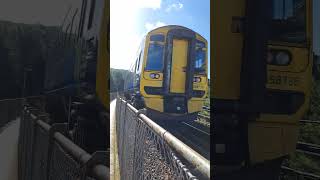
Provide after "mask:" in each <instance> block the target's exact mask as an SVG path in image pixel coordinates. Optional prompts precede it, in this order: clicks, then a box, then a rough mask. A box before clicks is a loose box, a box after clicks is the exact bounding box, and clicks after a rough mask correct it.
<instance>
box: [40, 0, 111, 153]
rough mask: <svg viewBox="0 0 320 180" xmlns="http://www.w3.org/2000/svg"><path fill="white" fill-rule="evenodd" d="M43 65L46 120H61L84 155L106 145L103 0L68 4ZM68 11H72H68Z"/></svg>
mask: <svg viewBox="0 0 320 180" xmlns="http://www.w3.org/2000/svg"><path fill="white" fill-rule="evenodd" d="M71 9H72V10H69V11H68V12H69V14H67V15H66V17H65V20H64V23H63V24H62V25H61V28H62V29H63V30H61V31H60V34H59V37H58V38H57V40H56V42H55V43H54V44H53V45H51V47H50V48H49V50H48V58H47V60H46V64H45V74H44V88H43V95H44V97H45V100H44V101H45V110H46V112H47V113H49V114H50V117H51V118H50V119H51V122H49V123H67V124H68V132H69V136H70V138H71V139H72V140H73V141H74V142H75V143H76V144H77V145H79V146H80V147H81V148H83V149H84V150H86V151H87V152H89V153H93V152H95V151H99V150H101V151H105V150H107V149H108V148H109V124H110V123H109V91H110V87H109V81H110V80H109V53H110V46H109V44H110V35H109V33H110V18H109V3H108V1H105V0H83V1H82V3H81V7H78V8H71ZM70 12H72V13H70Z"/></svg>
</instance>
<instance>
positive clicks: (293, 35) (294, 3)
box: [271, 0, 306, 43]
mask: <svg viewBox="0 0 320 180" xmlns="http://www.w3.org/2000/svg"><path fill="white" fill-rule="evenodd" d="M272 19H273V21H272V31H271V32H272V33H271V40H275V41H285V42H293V43H301V42H305V41H306V1H305V0H273V13H272Z"/></svg>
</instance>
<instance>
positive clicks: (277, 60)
mask: <svg viewBox="0 0 320 180" xmlns="http://www.w3.org/2000/svg"><path fill="white" fill-rule="evenodd" d="M290 61H291V54H290V52H289V51H287V50H270V51H269V52H268V54H267V63H268V64H271V65H278V66H286V65H289V64H290Z"/></svg>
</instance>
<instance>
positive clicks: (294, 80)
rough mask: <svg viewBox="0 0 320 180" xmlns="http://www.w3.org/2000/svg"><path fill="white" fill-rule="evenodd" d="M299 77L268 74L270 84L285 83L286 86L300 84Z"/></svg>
mask: <svg viewBox="0 0 320 180" xmlns="http://www.w3.org/2000/svg"><path fill="white" fill-rule="evenodd" d="M298 83H299V79H298V77H288V76H280V75H270V76H268V84H276V85H285V86H298Z"/></svg>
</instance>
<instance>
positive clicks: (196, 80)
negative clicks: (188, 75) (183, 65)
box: [193, 77, 201, 83]
mask: <svg viewBox="0 0 320 180" xmlns="http://www.w3.org/2000/svg"><path fill="white" fill-rule="evenodd" d="M193 82H195V83H198V82H201V78H200V77H194V78H193Z"/></svg>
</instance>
